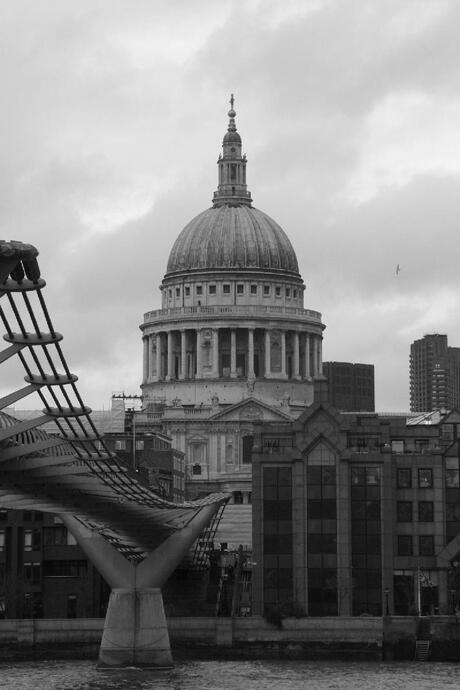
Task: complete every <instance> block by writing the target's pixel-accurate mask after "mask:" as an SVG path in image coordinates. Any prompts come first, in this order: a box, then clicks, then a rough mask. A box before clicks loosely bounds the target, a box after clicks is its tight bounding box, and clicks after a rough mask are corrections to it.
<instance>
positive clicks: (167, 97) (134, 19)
mask: <svg viewBox="0 0 460 690" xmlns="http://www.w3.org/2000/svg"><path fill="white" fill-rule="evenodd" d="M459 25H460V3H458V2H457V1H456V0H413V1H412V0H381V1H380V2H379V1H378V0H377V1H376V2H362V1H361V0H292V1H290V2H289V1H288V0H248V1H246V2H241V0H240V1H238V0H227V2H225V3H220V2H215V0H214V1H212V0H187V1H185V0H183V1H179V0H164V1H163V0H159V1H155V0H135V1H134V2H131V1H128V0H123V1H122V0H79V2H78V3H75V2H70V1H68V2H67V1H63V0H55V1H54V2H53V1H51V0H40V2H35V1H34V0H22V1H21V0H15V1H14V2H13V1H12V0H11V2H8V1H6V2H3V3H2V4H1V7H0V43H1V45H2V59H1V61H0V83H1V84H2V107H1V108H0V137H1V151H2V156H1V159H0V166H1V175H0V219H1V223H2V227H3V231H2V233H1V234H2V236H3V237H4V238H5V239H19V240H22V241H25V242H31V243H33V244H35V245H36V246H37V247H38V248H39V250H40V252H41V257H40V258H41V265H42V270H43V274H44V276H45V278H46V279H47V283H48V285H47V288H46V296H47V299H48V301H49V303H50V307H51V309H52V313H53V318H54V322H55V326H56V328H57V329H58V330H60V331H61V332H63V333H64V335H65V340H64V344H63V346H64V348H65V351H66V353H67V355H68V358H69V361H70V362H71V368H72V370H73V371H75V373H77V374H79V375H80V385H81V388H82V391H83V392H84V394H85V397H86V399H87V400H88V403H89V404H90V405H92V406H93V407H94V408H100V407H102V406H103V405H104V406H107V405H108V404H109V400H110V396H111V393H112V391H115V390H121V389H124V390H126V391H134V392H138V386H139V383H140V378H141V368H142V362H141V360H142V348H141V339H140V331H139V329H138V325H139V323H140V322H141V320H142V315H143V313H144V312H145V311H148V310H149V309H154V308H157V307H158V306H159V291H158V285H159V283H160V281H161V279H162V276H163V274H164V271H165V268H166V262H167V257H168V253H169V250H170V248H171V245H172V243H173V241H174V239H175V237H176V236H177V234H178V233H179V231H180V230H181V229H182V227H183V226H184V225H185V223H186V222H187V221H188V220H190V219H191V218H192V217H193V216H194V215H196V214H197V213H199V212H200V211H201V210H203V209H204V208H206V207H208V206H209V205H210V200H211V197H212V192H213V191H214V189H215V187H216V180H217V167H216V160H217V156H218V154H219V151H220V145H221V140H222V136H223V134H224V132H225V129H226V123H227V117H226V112H227V110H228V98H229V94H230V92H234V93H235V98H236V103H235V107H236V110H237V126H238V129H239V132H240V133H241V135H242V137H243V142H244V149H245V151H246V153H247V155H248V159H249V164H248V182H249V188H250V189H251V192H252V195H253V198H254V205H255V206H257V207H258V208H260V209H262V210H264V211H265V212H266V213H268V214H269V215H271V216H272V217H273V218H274V219H275V220H276V221H277V222H279V223H280V224H281V225H282V226H283V228H284V229H285V231H286V232H287V233H288V235H289V237H290V239H291V241H292V243H293V245H294V248H295V249H296V252H297V255H298V259H299V265H300V268H301V272H302V275H303V277H304V280H305V282H306V284H307V290H306V295H305V306H306V307H307V308H312V309H317V310H319V311H321V312H322V314H323V320H324V322H325V323H326V325H327V330H326V331H325V339H324V358H325V359H335V360H345V361H361V362H368V363H373V364H375V366H376V398H377V407H378V409H380V410H405V409H408V354H409V345H410V342H411V341H412V340H413V339H415V338H418V337H421V336H422V335H423V334H424V333H427V332H444V333H447V334H448V336H449V342H450V344H452V345H460V323H459V320H458V318H457V315H458V312H459V282H460V267H459V262H458V259H457V253H458V250H459V244H460V233H459V225H460V220H459V219H460V208H459V207H460V138H459V136H458V126H459V125H458V123H459V122H460V96H459V94H460V67H459V65H460V45H459V41H458V26H459ZM397 264H399V265H400V266H401V272H400V273H399V274H398V275H396V274H395V269H396V265H397ZM26 406H29V405H26Z"/></svg>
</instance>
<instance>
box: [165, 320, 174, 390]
mask: <svg viewBox="0 0 460 690" xmlns="http://www.w3.org/2000/svg"><path fill="white" fill-rule="evenodd" d="M167 347H168V351H167V354H166V356H167V361H168V373H167V375H166V381H171V378H173V332H172V331H168V345H167Z"/></svg>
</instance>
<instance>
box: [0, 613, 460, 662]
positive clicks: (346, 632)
mask: <svg viewBox="0 0 460 690" xmlns="http://www.w3.org/2000/svg"><path fill="white" fill-rule="evenodd" d="M423 620H424V621H425V622H424V626H425V629H426V621H427V619H426V618H425V619H423ZM429 620H430V638H431V655H430V658H431V659H433V660H443V659H448V660H459V661H460V620H459V619H458V618H456V617H454V616H433V617H432V618H431V619H429ZM103 625H104V621H103V619H101V618H85V619H83V618H81V619H79V618H76V619H62V620H56V619H36V620H0V659H1V658H5V655H7V654H8V653H11V654H14V650H21V653H22V655H23V656H26V655H27V654H28V651H27V650H29V652H30V654H31V655H33V653H34V652H33V650H40V649H42V650H44V651H45V652H46V653H47V654H48V655H51V656H52V655H53V654H54V653H56V654H57V655H58V654H61V656H66V654H67V651H68V652H69V653H71V655H72V656H74V657H78V655H79V654H82V655H85V656H89V657H94V658H95V657H96V655H97V650H98V647H99V643H100V640H101V637H102V630H103ZM420 625H421V619H419V618H416V617H394V618H393V617H391V616H388V617H386V618H383V619H382V618H372V617H363V618H299V619H296V618H288V619H285V620H284V621H283V626H282V628H280V629H279V628H276V627H275V626H273V625H271V624H270V623H267V621H265V620H264V619H263V618H260V617H258V616H254V617H248V618H233V619H232V618H213V617H202V618H198V617H197V618H169V619H168V627H169V634H170V639H171V646H172V648H173V651H174V654H175V656H176V657H178V656H180V655H181V654H184V655H187V656H190V657H196V658H219V657H222V658H225V657H227V658H267V657H289V658H301V659H308V658H318V657H322V656H329V657H343V656H344V655H346V657H347V658H356V659H359V658H373V659H382V658H384V659H388V660H390V659H413V658H414V655H415V643H416V640H417V637H418V636H419V632H420ZM59 650H61V651H59ZM66 650H67V651H66Z"/></svg>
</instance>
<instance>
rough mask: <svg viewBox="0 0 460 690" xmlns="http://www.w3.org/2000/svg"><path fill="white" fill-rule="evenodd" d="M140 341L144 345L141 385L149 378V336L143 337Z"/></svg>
mask: <svg viewBox="0 0 460 690" xmlns="http://www.w3.org/2000/svg"><path fill="white" fill-rule="evenodd" d="M142 340H143V343H144V365H143V375H142V383H146V381H147V380H148V378H149V336H148V335H144V337H143V338H142Z"/></svg>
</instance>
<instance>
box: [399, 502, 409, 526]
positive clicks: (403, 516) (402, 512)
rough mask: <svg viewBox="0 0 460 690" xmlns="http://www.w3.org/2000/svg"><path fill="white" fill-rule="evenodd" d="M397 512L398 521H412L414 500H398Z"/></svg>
mask: <svg viewBox="0 0 460 690" xmlns="http://www.w3.org/2000/svg"><path fill="white" fill-rule="evenodd" d="M396 514H397V520H398V522H412V501H397V503H396Z"/></svg>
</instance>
